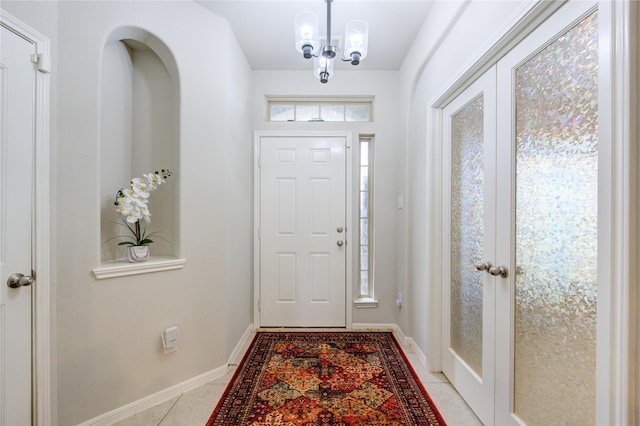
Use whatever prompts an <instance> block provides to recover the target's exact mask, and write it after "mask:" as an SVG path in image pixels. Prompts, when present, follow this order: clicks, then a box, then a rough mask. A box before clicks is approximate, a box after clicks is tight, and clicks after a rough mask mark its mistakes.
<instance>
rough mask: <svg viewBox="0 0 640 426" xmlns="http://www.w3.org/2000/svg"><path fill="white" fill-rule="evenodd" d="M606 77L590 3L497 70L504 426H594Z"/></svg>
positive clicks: (566, 11) (573, 9) (569, 9)
mask: <svg viewBox="0 0 640 426" xmlns="http://www.w3.org/2000/svg"><path fill="white" fill-rule="evenodd" d="M590 6H592V8H590ZM602 59H605V58H602ZM599 66H600V58H599V55H598V11H597V10H596V9H595V8H594V4H593V3H591V4H589V3H587V2H569V3H568V4H567V5H565V6H564V7H563V8H562V9H560V10H559V11H558V12H556V13H555V14H554V15H553V16H552V17H551V18H549V19H548V20H547V21H546V22H545V23H544V24H543V25H542V26H541V27H540V28H538V29H537V30H536V31H535V32H534V33H532V34H531V35H530V36H529V37H527V38H526V39H525V40H524V41H523V42H522V43H520V45H518V46H517V47H515V48H514V49H513V50H512V51H511V52H510V53H509V54H508V55H506V56H505V57H504V58H503V59H502V60H501V61H500V62H499V64H498V81H501V82H505V84H501V85H498V116H497V119H498V123H509V126H508V128H506V129H505V130H504V131H499V132H498V135H499V137H498V141H497V143H498V146H499V148H498V165H499V167H498V185H497V193H498V194H499V195H498V197H499V200H498V202H499V203H500V204H503V203H504V205H508V206H509V207H510V208H509V209H498V218H497V221H498V223H501V224H510V225H509V226H504V227H503V228H502V227H501V228H500V229H499V235H500V236H499V237H498V239H497V246H496V259H497V261H498V262H504V263H505V265H510V275H509V277H508V278H507V279H505V280H503V282H501V283H499V285H498V286H497V288H496V291H497V302H496V305H497V306H499V308H498V310H497V317H496V322H497V324H498V327H497V329H496V330H497V332H496V341H497V342H498V345H497V348H498V349H497V353H496V355H497V365H505V366H506V365H508V366H509V367H510V368H508V369H507V368H504V369H500V370H499V371H498V373H499V374H498V375H497V377H496V386H497V389H498V392H497V393H496V397H497V400H496V404H497V405H496V423H498V424H507V423H508V422H515V421H516V419H517V420H518V421H519V422H522V423H524V424H528V425H549V424H558V423H559V422H562V424H567V425H594V424H595V422H596V304H597V287H598V283H597V265H598V183H599V180H598V158H599V157H598V152H599V148H598V144H599V140H598V117H599V114H598V105H599V102H598V70H599ZM501 342H505V343H507V342H508V344H501ZM501 392H502V394H501ZM507 393H508V395H507ZM568 407H571V408H570V409H568Z"/></svg>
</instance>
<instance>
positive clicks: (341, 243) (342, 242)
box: [336, 240, 344, 247]
mask: <svg viewBox="0 0 640 426" xmlns="http://www.w3.org/2000/svg"><path fill="white" fill-rule="evenodd" d="M336 244H338V247H342V246H343V245H344V241H342V240H338V242H337V243H336Z"/></svg>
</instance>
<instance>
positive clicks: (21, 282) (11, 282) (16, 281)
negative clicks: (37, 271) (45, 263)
mask: <svg viewBox="0 0 640 426" xmlns="http://www.w3.org/2000/svg"><path fill="white" fill-rule="evenodd" d="M34 282H36V279H35V278H34V277H30V276H27V275H24V274H13V275H11V276H10V277H9V279H8V280H7V285H8V286H9V287H11V288H19V287H23V286H29V285H31V284H33V283H34Z"/></svg>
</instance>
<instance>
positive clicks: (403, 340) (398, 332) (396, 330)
mask: <svg viewBox="0 0 640 426" xmlns="http://www.w3.org/2000/svg"><path fill="white" fill-rule="evenodd" d="M351 327H352V328H353V329H356V330H391V331H392V332H393V335H394V336H395V337H396V340H398V342H400V344H402V345H404V346H408V347H410V348H411V349H412V350H413V352H414V354H415V355H416V356H417V357H418V359H419V360H420V363H421V364H422V365H423V366H425V367H426V366H427V357H426V355H425V354H424V352H422V350H421V349H420V348H419V347H418V345H416V342H415V340H413V338H411V337H407V336H405V334H404V332H403V331H402V329H401V328H400V327H399V326H398V324H371V323H357V324H352V325H351Z"/></svg>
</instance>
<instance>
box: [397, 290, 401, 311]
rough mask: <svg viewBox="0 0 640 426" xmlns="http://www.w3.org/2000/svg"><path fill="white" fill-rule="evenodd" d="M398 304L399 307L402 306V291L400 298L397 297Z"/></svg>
mask: <svg viewBox="0 0 640 426" xmlns="http://www.w3.org/2000/svg"><path fill="white" fill-rule="evenodd" d="M396 305H397V306H398V308H402V293H398V298H397V299H396Z"/></svg>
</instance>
